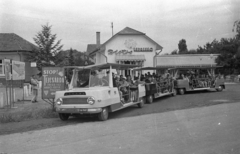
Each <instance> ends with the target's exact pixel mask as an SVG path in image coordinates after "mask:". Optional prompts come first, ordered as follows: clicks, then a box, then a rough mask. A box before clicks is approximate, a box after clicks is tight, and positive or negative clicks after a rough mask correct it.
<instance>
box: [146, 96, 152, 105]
mask: <svg viewBox="0 0 240 154" xmlns="http://www.w3.org/2000/svg"><path fill="white" fill-rule="evenodd" d="M147 102H148V103H149V104H152V102H153V96H152V95H149V96H147Z"/></svg>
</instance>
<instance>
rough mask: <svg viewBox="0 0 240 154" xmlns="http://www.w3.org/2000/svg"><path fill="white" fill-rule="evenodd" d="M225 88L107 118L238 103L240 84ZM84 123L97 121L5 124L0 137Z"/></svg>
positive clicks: (162, 100)
mask: <svg viewBox="0 0 240 154" xmlns="http://www.w3.org/2000/svg"><path fill="white" fill-rule="evenodd" d="M226 88H227V89H226V90H224V91H222V92H215V91H210V92H195V93H188V94H186V95H177V96H175V97H171V96H169V97H163V98H159V99H156V100H155V101H154V103H153V104H146V105H145V106H144V108H142V109H139V108H137V106H133V107H130V108H126V109H124V110H120V111H118V112H114V113H111V114H110V117H109V118H110V119H119V118H126V117H134V116H139V115H147V114H152V113H166V112H169V111H176V110H183V109H190V108H200V107H204V106H213V105H217V104H229V103H235V102H240V95H239V94H240V84H227V85H226ZM86 122H87V123H92V122H98V120H97V118H71V119H70V120H68V121H67V122H62V121H61V120H60V119H59V118H53V119H38V120H31V121H25V122H20V123H18V122H14V123H7V124H1V125H0V135H2V134H11V133H17V132H27V131H31V130H39V129H46V128H50V127H62V126H67V125H77V124H82V123H86Z"/></svg>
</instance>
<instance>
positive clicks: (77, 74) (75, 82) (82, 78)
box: [71, 69, 109, 88]
mask: <svg viewBox="0 0 240 154" xmlns="http://www.w3.org/2000/svg"><path fill="white" fill-rule="evenodd" d="M71 84H72V87H73V88H88V87H96V86H98V87H99V86H100V87H102V86H109V71H106V70H90V69H82V70H74V72H73V78H72V82H71Z"/></svg>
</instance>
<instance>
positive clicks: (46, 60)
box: [28, 24, 63, 71]
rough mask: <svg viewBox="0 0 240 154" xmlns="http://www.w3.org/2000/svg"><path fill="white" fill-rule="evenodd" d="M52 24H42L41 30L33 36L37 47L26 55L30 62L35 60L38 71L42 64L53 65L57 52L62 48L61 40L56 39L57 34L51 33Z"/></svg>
mask: <svg viewBox="0 0 240 154" xmlns="http://www.w3.org/2000/svg"><path fill="white" fill-rule="evenodd" d="M51 28H52V26H49V25H48V24H46V25H42V30H41V31H40V32H38V33H37V35H36V36H35V37H34V38H33V40H34V42H35V43H36V44H37V47H38V48H37V49H34V50H33V52H32V53H30V54H29V55H28V60H29V61H30V62H37V68H38V69H39V71H41V70H42V67H44V66H54V65H55V64H56V61H57V59H56V58H57V54H58V52H59V51H60V50H61V49H62V47H63V45H61V40H58V41H56V39H57V35H56V34H52V33H51Z"/></svg>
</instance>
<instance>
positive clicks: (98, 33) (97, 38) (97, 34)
mask: <svg viewBox="0 0 240 154" xmlns="http://www.w3.org/2000/svg"><path fill="white" fill-rule="evenodd" d="M96 41H97V42H96V43H97V48H99V47H100V32H96Z"/></svg>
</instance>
